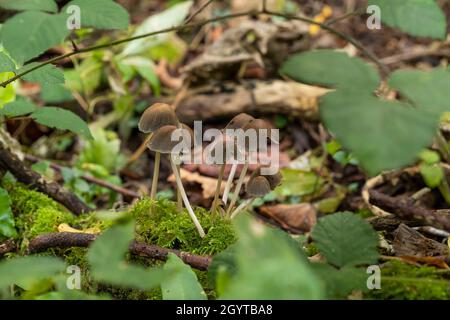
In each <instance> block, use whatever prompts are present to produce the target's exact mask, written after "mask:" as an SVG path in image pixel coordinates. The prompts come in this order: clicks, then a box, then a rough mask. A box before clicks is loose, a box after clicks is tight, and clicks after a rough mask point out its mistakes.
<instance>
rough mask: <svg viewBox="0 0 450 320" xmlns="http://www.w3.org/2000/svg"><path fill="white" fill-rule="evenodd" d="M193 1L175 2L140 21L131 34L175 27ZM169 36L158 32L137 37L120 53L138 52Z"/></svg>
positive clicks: (187, 11)
mask: <svg viewBox="0 0 450 320" xmlns="http://www.w3.org/2000/svg"><path fill="white" fill-rule="evenodd" d="M192 4H193V1H183V2H181V3H179V4H176V5H174V6H172V7H170V8H169V9H167V10H165V11H163V12H160V13H157V14H155V15H153V16H151V17H149V18H147V19H146V20H144V22H142V24H141V25H140V26H139V27H138V28H137V29H136V31H135V32H134V33H133V36H139V35H142V34H146V33H150V32H155V31H159V30H163V29H167V28H170V27H176V26H178V25H180V24H181V23H182V22H183V21H184V19H185V18H186V17H187V15H188V13H189V9H190V8H191V6H192ZM169 36H170V34H169V33H163V34H158V35H155V36H152V37H147V38H144V39H138V40H135V41H132V42H130V43H129V44H127V46H126V47H125V48H124V50H123V52H122V54H123V55H124V56H130V55H136V54H139V53H141V52H143V51H145V50H147V49H148V48H151V47H153V46H155V45H158V44H160V43H161V42H163V41H164V40H166V39H167V38H168V37H169Z"/></svg>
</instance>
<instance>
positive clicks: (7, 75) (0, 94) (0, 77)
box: [0, 72, 16, 108]
mask: <svg viewBox="0 0 450 320" xmlns="http://www.w3.org/2000/svg"><path fill="white" fill-rule="evenodd" d="M12 77H14V73H13V72H2V73H0V82H4V81H7V80H9V79H11V78H12ZM14 99H16V90H15V89H14V86H13V84H12V83H10V84H8V85H7V86H6V87H5V88H3V87H0V108H2V107H3V106H4V105H5V104H7V103H8V102H11V101H14Z"/></svg>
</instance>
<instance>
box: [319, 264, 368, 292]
mask: <svg viewBox="0 0 450 320" xmlns="http://www.w3.org/2000/svg"><path fill="white" fill-rule="evenodd" d="M312 267H313V269H314V271H316V272H317V273H318V275H319V276H320V278H321V279H322V280H324V281H325V285H326V292H327V298H328V299H345V298H347V296H348V295H349V294H351V293H352V292H353V291H356V290H358V291H362V292H364V291H367V290H368V289H367V273H366V270H365V269H364V268H355V267H344V268H342V269H336V268H334V267H332V266H330V265H329V264H324V263H314V264H312Z"/></svg>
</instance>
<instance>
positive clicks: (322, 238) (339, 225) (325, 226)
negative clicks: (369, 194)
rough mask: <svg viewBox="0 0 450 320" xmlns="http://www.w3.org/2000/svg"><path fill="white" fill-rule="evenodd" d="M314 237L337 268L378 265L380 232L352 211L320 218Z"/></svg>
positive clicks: (321, 250) (328, 260) (321, 249)
mask: <svg viewBox="0 0 450 320" xmlns="http://www.w3.org/2000/svg"><path fill="white" fill-rule="evenodd" d="M312 238H313V240H314V241H315V243H316V245H317V248H318V249H319V251H320V252H321V253H322V254H323V255H324V256H325V258H326V259H327V262H328V263H330V264H333V265H335V266H337V267H340V268H342V267H345V266H357V265H361V264H372V263H376V262H377V259H378V251H377V244H378V236H377V233H376V232H375V231H374V230H373V229H372V227H371V226H370V225H369V224H368V223H367V222H365V221H364V220H363V219H362V218H360V217H359V216H357V215H355V214H353V213H351V212H338V213H335V214H332V215H329V216H326V217H323V218H321V219H319V221H318V222H317V224H316V225H315V226H314V229H313V231H312Z"/></svg>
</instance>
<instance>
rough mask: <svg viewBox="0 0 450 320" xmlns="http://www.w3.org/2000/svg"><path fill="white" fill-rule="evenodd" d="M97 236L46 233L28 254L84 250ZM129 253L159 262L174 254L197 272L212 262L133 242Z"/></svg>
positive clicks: (32, 245) (35, 240)
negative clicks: (57, 249) (46, 251)
mask: <svg viewBox="0 0 450 320" xmlns="http://www.w3.org/2000/svg"><path fill="white" fill-rule="evenodd" d="M97 236H98V235H95V234H87V233H72V232H59V233H48V234H44V235H41V236H38V237H36V238H34V239H33V240H32V241H31V242H30V244H29V246H28V253H38V252H42V251H45V250H47V249H50V248H71V247H83V248H86V247H89V245H90V244H91V243H92V242H93V241H94V240H95V239H96V238H97ZM130 252H131V253H132V254H134V255H138V256H141V257H146V258H151V259H157V260H161V261H165V260H166V259H167V256H168V254H169V253H174V254H176V255H177V256H178V257H180V259H181V260H183V262H184V263H186V264H188V265H190V266H191V267H193V268H196V269H198V270H207V269H208V267H209V265H210V264H211V260H212V257H211V256H199V255H196V254H192V253H189V252H183V251H179V250H174V249H167V248H163V247H159V246H156V245H152V244H146V243H139V242H133V243H132V244H131V245H130Z"/></svg>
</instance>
